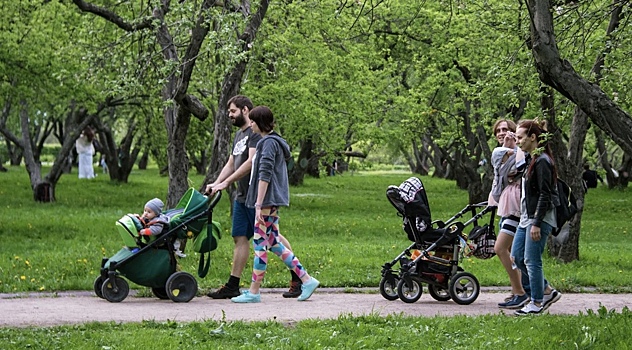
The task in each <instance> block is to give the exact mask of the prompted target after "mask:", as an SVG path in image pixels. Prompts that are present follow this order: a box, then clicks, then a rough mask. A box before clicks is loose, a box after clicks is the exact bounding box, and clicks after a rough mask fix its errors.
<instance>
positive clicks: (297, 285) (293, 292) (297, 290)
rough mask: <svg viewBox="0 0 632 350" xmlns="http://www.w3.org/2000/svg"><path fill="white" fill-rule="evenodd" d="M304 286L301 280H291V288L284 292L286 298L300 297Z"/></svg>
mask: <svg viewBox="0 0 632 350" xmlns="http://www.w3.org/2000/svg"><path fill="white" fill-rule="evenodd" d="M302 286H303V282H301V281H292V282H290V290H288V291H287V292H285V293H283V297H284V298H298V296H299V295H301V290H302V288H301V287H302Z"/></svg>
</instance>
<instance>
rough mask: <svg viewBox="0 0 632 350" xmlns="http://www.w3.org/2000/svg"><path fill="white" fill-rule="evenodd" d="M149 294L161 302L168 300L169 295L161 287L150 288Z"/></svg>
mask: <svg viewBox="0 0 632 350" xmlns="http://www.w3.org/2000/svg"><path fill="white" fill-rule="evenodd" d="M151 292H152V293H153V294H154V296H155V297H156V298H158V299H162V300H166V299H169V295H167V289H166V288H165V287H161V288H156V287H153V288H151Z"/></svg>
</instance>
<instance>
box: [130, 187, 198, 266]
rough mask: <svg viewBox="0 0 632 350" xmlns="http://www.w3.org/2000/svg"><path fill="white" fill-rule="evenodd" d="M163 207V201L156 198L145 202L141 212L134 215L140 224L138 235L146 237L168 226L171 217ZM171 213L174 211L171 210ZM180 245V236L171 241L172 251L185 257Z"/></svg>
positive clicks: (154, 234) (159, 232)
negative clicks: (163, 210) (165, 212)
mask: <svg viewBox="0 0 632 350" xmlns="http://www.w3.org/2000/svg"><path fill="white" fill-rule="evenodd" d="M163 207H164V203H163V202H162V201H161V200H160V199H158V198H154V199H151V200H150V201H148V202H147V203H146V204H145V207H144V209H143V214H141V215H136V217H137V218H138V220H139V221H140V223H141V225H142V228H141V229H140V230H138V234H139V236H144V237H146V238H149V237H150V236H157V235H159V234H161V233H162V232H163V230H165V229H166V228H168V227H169V221H170V220H171V217H170V216H168V215H165V214H164V213H163V212H162V208H163ZM172 213H174V212H173V211H172ZM172 215H173V214H172ZM182 245H183V244H182V239H180V238H178V239H176V240H175V241H174V242H173V249H174V253H175V255H176V256H178V257H180V258H184V257H186V254H184V253H183V252H182V251H181V250H180V247H181V246H182Z"/></svg>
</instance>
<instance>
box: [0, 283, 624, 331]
mask: <svg viewBox="0 0 632 350" xmlns="http://www.w3.org/2000/svg"><path fill="white" fill-rule="evenodd" d="M282 291H283V290H280V289H278V290H277V289H272V290H271V289H264V290H262V295H261V299H262V302H261V303H260V304H258V305H257V307H256V308H253V307H252V305H248V304H235V303H232V302H231V301H230V300H213V299H210V298H208V297H206V296H201V297H196V298H194V299H193V300H191V301H190V302H188V303H174V302H172V301H170V300H158V299H155V298H140V297H136V296H134V295H130V296H128V297H127V298H126V299H125V300H123V301H122V302H120V303H110V302H108V301H106V300H104V299H99V298H97V297H96V296H94V295H93V294H92V293H91V292H86V291H81V292H64V293H60V294H56V295H54V296H51V294H39V293H32V294H17V295H8V294H4V295H0V315H2V316H1V317H0V327H14V326H15V327H28V326H53V325H62V324H76V323H84V322H90V321H98V322H107V321H114V322H140V321H143V320H153V321H166V320H171V321H177V322H187V321H204V320H217V321H219V320H222V318H223V317H224V316H223V315H225V320H226V321H236V320H243V321H264V320H276V321H279V322H283V323H293V322H296V321H300V320H303V319H308V318H320V319H329V318H337V317H339V316H341V315H355V316H359V315H367V314H379V315H382V316H385V315H389V314H404V315H411V316H435V315H442V316H454V315H457V314H462V315H483V314H498V313H502V312H503V311H502V310H500V309H498V307H497V306H496V304H497V303H498V302H499V301H500V300H502V299H503V298H504V297H505V296H506V294H507V292H506V291H499V290H494V291H491V290H485V289H483V290H482V291H481V295H480V296H479V297H478V299H477V300H476V301H475V302H474V303H472V304H470V305H457V304H456V303H454V302H452V301H448V302H438V301H435V300H434V299H432V297H430V295H428V294H427V293H425V294H424V295H422V297H421V299H419V301H417V302H416V303H413V304H406V303H404V302H402V301H400V300H396V301H388V300H386V299H384V298H382V296H381V295H380V294H379V293H377V289H363V290H361V291H360V292H356V293H345V292H343V291H342V290H340V289H326V288H322V289H319V290H317V292H316V293H314V295H313V296H312V297H311V298H310V299H309V300H308V301H305V302H298V301H296V300H295V299H284V298H283V297H282V296H281V292H282ZM601 305H603V306H605V307H606V308H607V309H608V310H611V309H615V310H617V311H621V309H622V308H623V307H625V306H627V307H628V308H632V294H594V293H591V294H568V293H565V294H564V295H563V296H562V298H561V299H560V301H558V302H557V303H556V304H554V305H553V306H551V308H550V309H549V312H550V313H551V314H575V315H576V314H578V313H579V312H580V311H581V312H585V311H586V310H588V309H592V310H595V311H596V310H597V309H599V307H600V306H601ZM511 312H512V311H509V312H507V314H511Z"/></svg>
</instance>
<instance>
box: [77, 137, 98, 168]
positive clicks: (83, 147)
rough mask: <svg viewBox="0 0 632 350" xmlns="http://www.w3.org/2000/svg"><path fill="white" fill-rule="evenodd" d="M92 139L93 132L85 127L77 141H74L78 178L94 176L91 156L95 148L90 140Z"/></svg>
mask: <svg viewBox="0 0 632 350" xmlns="http://www.w3.org/2000/svg"><path fill="white" fill-rule="evenodd" d="M93 139H94V132H93V131H92V129H90V128H85V129H84V130H83V131H82V132H81V135H80V136H79V138H78V139H77V141H76V142H75V147H76V148H77V153H78V154H79V178H80V179H93V178H94V167H93V166H92V157H93V156H94V153H95V150H94V145H92V140H93Z"/></svg>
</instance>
